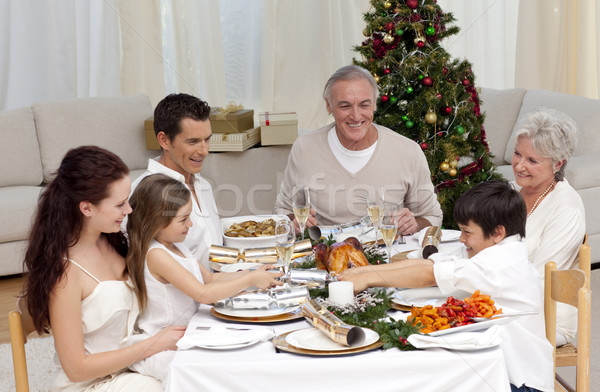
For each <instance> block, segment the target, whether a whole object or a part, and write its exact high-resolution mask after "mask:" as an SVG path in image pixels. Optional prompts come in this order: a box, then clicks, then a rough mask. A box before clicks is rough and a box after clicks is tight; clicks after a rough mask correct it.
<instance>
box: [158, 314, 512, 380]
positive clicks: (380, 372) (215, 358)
mask: <svg viewBox="0 0 600 392" xmlns="http://www.w3.org/2000/svg"><path fill="white" fill-rule="evenodd" d="M207 323H216V324H219V323H222V324H228V325H239V324H230V323H227V322H224V321H221V320H219V319H216V318H215V317H213V316H211V315H210V312H209V307H207V306H201V307H200V310H199V311H198V312H196V314H195V316H194V317H193V319H192V321H191V322H190V325H189V327H188V331H193V330H195V327H196V326H197V325H199V324H201V325H207ZM243 325H244V326H245V327H246V328H248V327H250V328H252V327H259V325H257V324H243ZM264 326H265V325H260V327H264ZM270 326H272V327H273V328H274V329H275V333H277V334H280V333H284V332H287V331H292V330H296V329H301V328H307V327H309V324H308V323H307V322H306V321H305V320H304V319H301V320H297V321H292V322H287V323H279V324H271V325H270ZM280 390H285V391H328V392H332V391H344V392H347V391H360V390H365V391H394V392H397V391H421V390H428V391H456V390H461V391H482V392H483V391H490V392H492V391H493V392H500V391H510V387H509V382H508V376H507V373H506V368H505V365H504V355H503V353H502V351H501V350H500V348H498V347H497V346H496V347H492V348H488V349H484V350H479V351H450V350H445V349H441V348H438V349H427V350H422V351H400V350H398V349H395V348H394V349H390V350H386V351H383V350H381V349H378V350H374V351H370V352H366V353H362V354H357V355H351V356H335V357H313V356H304V355H297V354H291V353H286V352H280V353H277V352H276V351H275V347H274V346H273V344H272V343H271V342H260V343H258V344H255V345H253V346H249V347H244V348H240V349H235V350H226V351H214V350H207V349H201V348H193V349H189V350H186V351H178V352H177V353H176V355H175V358H174V359H173V362H172V364H171V373H170V375H169V379H168V381H167V391H172V392H181V391H260V392H265V391H280Z"/></svg>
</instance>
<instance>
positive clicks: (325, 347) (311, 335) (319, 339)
mask: <svg viewBox="0 0 600 392" xmlns="http://www.w3.org/2000/svg"><path fill="white" fill-rule="evenodd" d="M362 330H363V331H364V333H365V340H364V341H363V342H362V343H361V344H358V345H355V346H351V347H349V346H344V345H341V344H339V343H336V342H334V341H333V340H331V339H330V338H329V337H327V336H326V335H325V334H324V333H323V332H321V331H319V330H318V329H317V328H305V329H299V330H297V331H293V332H292V333H290V334H289V335H287V336H286V338H285V341H286V342H287V343H288V344H291V345H292V346H295V347H298V348H302V349H305V350H314V351H344V350H347V349H348V348H361V347H366V346H370V345H371V344H373V343H375V342H376V341H378V340H379V334H378V333H377V332H375V331H373V330H371V329H368V328H362Z"/></svg>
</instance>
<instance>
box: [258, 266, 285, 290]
mask: <svg viewBox="0 0 600 392" xmlns="http://www.w3.org/2000/svg"><path fill="white" fill-rule="evenodd" d="M281 276H283V272H281V270H279V271H276V268H273V267H270V266H266V265H263V266H261V267H259V268H258V269H256V270H255V271H252V272H250V277H251V281H252V284H253V285H254V286H256V287H258V288H259V289H260V290H266V289H268V288H271V287H273V286H281V285H282V284H283V282H282V281H280V280H279V279H277V278H279V277H281Z"/></svg>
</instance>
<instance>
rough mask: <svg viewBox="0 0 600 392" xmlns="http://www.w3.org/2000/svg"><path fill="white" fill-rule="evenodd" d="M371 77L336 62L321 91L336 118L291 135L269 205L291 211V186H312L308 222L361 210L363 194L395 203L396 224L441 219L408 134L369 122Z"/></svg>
mask: <svg viewBox="0 0 600 392" xmlns="http://www.w3.org/2000/svg"><path fill="white" fill-rule="evenodd" d="M378 90H379V89H378V87H377V83H376V82H375V80H374V79H373V77H372V76H371V74H370V73H369V72H368V71H366V70H365V69H363V68H361V67H358V66H355V65H349V66H345V67H342V68H340V69H338V70H337V71H336V72H335V73H334V74H333V75H332V76H331V77H330V78H329V80H328V81H327V83H326V84H325V89H324V91H323V98H324V99H325V104H326V106H327V111H328V112H329V113H330V114H332V115H333V118H334V120H335V122H334V123H333V124H328V125H326V126H324V127H322V128H321V129H319V130H317V131H315V132H312V133H310V134H307V135H303V136H301V137H300V138H298V139H297V140H296V142H295V143H294V145H293V147H292V150H291V152H290V156H289V158H288V164H287V167H286V169H285V173H284V178H283V183H282V185H281V190H280V192H279V195H278V197H277V201H276V205H275V209H276V211H277V212H278V213H285V214H290V216H291V214H292V207H293V205H292V194H293V192H294V187H295V186H299V185H306V186H308V187H309V188H310V191H311V197H312V200H311V207H312V211H311V215H310V217H309V218H308V222H307V226H309V227H310V226H312V225H316V224H320V225H337V224H342V223H347V222H351V221H356V220H358V219H360V218H362V217H364V216H366V215H367V203H366V200H367V198H368V197H369V195H373V194H375V193H383V197H384V200H385V203H387V204H393V205H398V206H400V209H399V212H398V232H399V233H401V234H404V235H406V234H413V233H415V232H417V231H419V230H420V229H422V228H423V227H427V226H431V225H440V224H441V222H442V210H441V208H440V204H439V203H438V200H437V197H436V195H435V193H434V190H433V184H432V183H431V173H430V172H429V168H428V165H427V160H426V158H425V155H424V154H423V151H422V150H421V148H420V147H419V145H418V144H417V143H415V142H414V141H412V140H410V139H408V138H406V137H404V136H401V135H399V134H397V133H396V132H394V131H392V130H390V129H388V128H385V127H382V126H380V125H377V124H374V123H373V116H374V113H375V110H376V103H377V96H378V93H379V91H378Z"/></svg>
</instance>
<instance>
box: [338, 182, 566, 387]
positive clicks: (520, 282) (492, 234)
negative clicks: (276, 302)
mask: <svg viewBox="0 0 600 392" xmlns="http://www.w3.org/2000/svg"><path fill="white" fill-rule="evenodd" d="M526 219H527V213H526V208H525V202H524V201H523V198H522V197H521V195H520V194H519V192H517V191H516V190H514V189H513V188H512V187H511V186H510V184H508V183H507V182H505V181H489V182H482V183H479V184H477V185H476V186H474V187H473V188H471V189H469V190H467V191H466V192H465V193H463V194H462V196H461V197H460V198H459V199H458V200H457V202H456V205H455V206H454V220H455V221H456V222H457V223H458V226H459V227H460V231H461V235H460V242H462V243H463V244H464V245H465V248H464V249H463V251H464V253H466V255H465V254H464V253H463V254H462V255H461V256H460V257H456V256H450V255H445V254H441V253H434V254H432V255H430V256H429V259H428V260H405V261H403V262H397V263H391V264H382V265H377V266H366V267H360V268H351V269H348V270H346V271H344V272H343V273H342V274H340V275H338V279H340V280H344V281H351V282H353V283H354V291H357V292H359V291H362V290H364V289H366V288H367V287H378V286H386V287H402V288H409V287H426V286H436V285H437V286H438V287H439V289H440V291H441V293H440V296H448V295H452V296H454V297H456V298H461V296H463V297H464V296H469V295H471V294H472V293H474V292H475V291H477V290H479V291H480V292H481V293H482V294H486V295H489V296H491V298H492V299H493V300H494V301H496V304H497V306H498V307H499V308H502V311H503V312H504V313H516V312H536V313H535V314H532V315H530V316H522V317H519V318H516V319H515V320H514V321H512V322H511V323H510V324H507V325H506V326H504V329H503V330H502V331H501V332H499V335H500V336H501V338H502V343H500V347H501V348H502V350H503V351H504V356H505V358H506V368H507V371H508V377H509V380H510V383H511V390H512V391H538V390H541V391H549V390H552V386H553V379H554V374H553V371H552V370H553V368H552V346H551V345H550V343H549V342H548V340H547V339H546V332H545V324H544V307H543V305H544V296H543V287H542V281H541V278H540V276H539V274H538V272H537V271H536V269H535V267H534V266H533V265H532V264H531V263H530V262H529V260H528V259H527V243H526V242H525V239H524V235H525V222H526Z"/></svg>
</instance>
